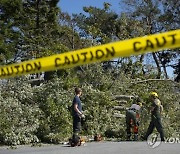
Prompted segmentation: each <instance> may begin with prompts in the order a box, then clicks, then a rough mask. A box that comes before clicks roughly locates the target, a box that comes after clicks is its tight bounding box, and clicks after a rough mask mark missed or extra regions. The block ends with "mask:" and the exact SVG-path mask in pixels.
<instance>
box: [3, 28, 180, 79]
mask: <svg viewBox="0 0 180 154" xmlns="http://www.w3.org/2000/svg"><path fill="white" fill-rule="evenodd" d="M178 47H180V29H178V30H174V31H169V32H165V33H160V34H154V35H149V36H144V37H137V38H133V39H130V40H124V41H119V42H114V43H109V44H105V45H100V46H94V47H90V48H86V49H81V50H76V51H71V52H67V53H62V54H57V55H53V56H49V57H43V58H38V59H34V60H29V61H25V62H20V63H16V64H11V65H6V66H2V67H0V78H9V77H15V76H19V75H25V74H33V73H38V72H43V71H52V70H57V69H64V68H70V67H75V66H79V65H83V64H90V63H94V62H100V61H106V60H110V59H113V58H117V57H128V56H130V55H139V54H143V53H147V52H153V51H158V50H162V49H173V48H178Z"/></svg>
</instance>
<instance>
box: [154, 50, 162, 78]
mask: <svg viewBox="0 0 180 154" xmlns="http://www.w3.org/2000/svg"><path fill="white" fill-rule="evenodd" d="M152 55H153V58H154V61H155V63H156V66H157V70H158V74H157V77H156V78H157V79H160V78H161V66H160V64H159V61H158V59H157V57H156V54H155V53H154V52H153V53H152Z"/></svg>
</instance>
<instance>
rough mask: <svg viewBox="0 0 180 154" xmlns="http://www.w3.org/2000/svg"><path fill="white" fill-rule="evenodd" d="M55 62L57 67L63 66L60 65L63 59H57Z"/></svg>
mask: <svg viewBox="0 0 180 154" xmlns="http://www.w3.org/2000/svg"><path fill="white" fill-rule="evenodd" d="M54 62H55V67H59V66H61V64H60V62H61V58H56V59H55V61H54Z"/></svg>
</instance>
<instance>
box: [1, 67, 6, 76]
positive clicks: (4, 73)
mask: <svg viewBox="0 0 180 154" xmlns="http://www.w3.org/2000/svg"><path fill="white" fill-rule="evenodd" d="M1 76H6V72H5V71H4V69H3V68H1Z"/></svg>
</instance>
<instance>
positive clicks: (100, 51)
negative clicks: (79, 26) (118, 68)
mask: <svg viewBox="0 0 180 154" xmlns="http://www.w3.org/2000/svg"><path fill="white" fill-rule="evenodd" d="M103 56H104V52H103V51H102V50H99V49H98V50H96V59H101V58H102V57H103Z"/></svg>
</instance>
